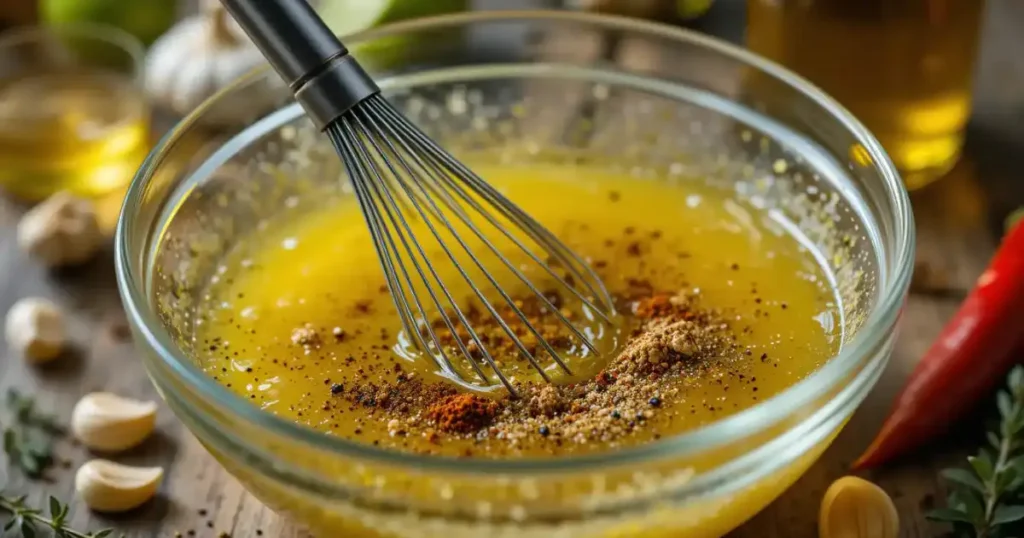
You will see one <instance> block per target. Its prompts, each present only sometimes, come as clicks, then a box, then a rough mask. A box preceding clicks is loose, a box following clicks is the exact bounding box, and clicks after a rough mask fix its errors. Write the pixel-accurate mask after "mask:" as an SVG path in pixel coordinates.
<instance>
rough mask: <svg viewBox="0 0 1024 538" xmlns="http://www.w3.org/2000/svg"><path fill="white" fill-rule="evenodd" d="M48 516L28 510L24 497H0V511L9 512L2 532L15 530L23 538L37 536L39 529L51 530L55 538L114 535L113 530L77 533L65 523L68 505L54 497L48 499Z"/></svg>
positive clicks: (31, 509) (88, 537) (102, 537)
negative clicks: (9, 515) (8, 517)
mask: <svg viewBox="0 0 1024 538" xmlns="http://www.w3.org/2000/svg"><path fill="white" fill-rule="evenodd" d="M49 504H50V515H49V517H47V516H46V515H44V514H43V512H42V510H37V509H35V508H30V507H29V506H27V505H26V504H25V497H6V496H2V495H0V510H2V511H4V512H9V513H10V514H11V516H12V517H11V519H10V520H9V521H7V523H6V524H4V527H3V529H4V532H7V531H9V530H11V529H17V530H18V531H20V532H21V536H22V537H24V538H35V537H36V536H39V535H40V534H39V531H40V529H51V530H52V531H53V536H54V537H55V538H105V537H107V536H110V535H111V534H113V533H114V529H103V530H98V531H96V532H79V531H76V530H74V529H72V528H70V527H68V526H67V525H66V523H65V520H66V519H67V517H68V505H66V504H63V503H61V502H60V501H59V500H57V499H56V498H55V497H50V501H49Z"/></svg>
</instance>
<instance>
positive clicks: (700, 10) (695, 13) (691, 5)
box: [676, 0, 714, 19]
mask: <svg viewBox="0 0 1024 538" xmlns="http://www.w3.org/2000/svg"><path fill="white" fill-rule="evenodd" d="M713 1H714V0H676V13H678V14H679V16H680V17H681V18H683V19H696V18H697V17H700V16H701V15H703V14H705V13H707V12H708V10H709V9H711V3H712V2H713Z"/></svg>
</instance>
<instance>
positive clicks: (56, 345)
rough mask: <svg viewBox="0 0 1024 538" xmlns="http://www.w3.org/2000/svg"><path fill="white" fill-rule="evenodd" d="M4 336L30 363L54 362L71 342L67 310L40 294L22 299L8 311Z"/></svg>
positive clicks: (8, 343)
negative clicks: (67, 326) (66, 319)
mask: <svg viewBox="0 0 1024 538" xmlns="http://www.w3.org/2000/svg"><path fill="white" fill-rule="evenodd" d="M4 335H5V336H6V338H7V345H8V346H10V347H11V348H12V349H14V350H16V351H18V352H20V353H21V354H22V355H24V357H25V358H26V359H27V360H28V361H29V362H32V363H36V364H42V363H46V362H50V361H52V360H53V359H56V358H57V357H59V356H60V354H61V352H62V351H63V350H64V346H65V344H66V342H67V331H66V329H65V326H64V312H63V311H61V309H60V307H58V306H57V305H56V304H54V303H53V302H51V301H49V300H46V299H43V298H40V297H27V298H25V299H21V300H20V301H18V302H16V303H14V306H12V307H11V309H10V310H8V311H7V318H6V319H5V320H4Z"/></svg>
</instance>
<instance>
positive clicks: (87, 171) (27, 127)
mask: <svg viewBox="0 0 1024 538" xmlns="http://www.w3.org/2000/svg"><path fill="white" fill-rule="evenodd" d="M143 62H144V50H143V47H142V44H141V43H139V42H138V41H137V40H136V39H135V38H134V37H132V36H130V35H129V34H127V33H124V32H122V31H120V30H118V29H116V28H112V27H106V26H99V25H72V26H57V27H32V28H22V29H15V30H10V31H8V32H5V33H3V34H0V187H2V188H3V189H4V190H6V191H7V192H9V193H11V194H13V195H15V196H17V197H19V198H23V199H26V200H39V199H42V198H45V197H47V196H49V195H50V194H53V193H54V192H57V191H60V190H66V191H70V192H73V193H75V194H78V195H81V196H87V197H97V196H101V195H104V194H107V193H110V192H113V191H116V190H117V189H119V188H123V187H124V186H125V185H126V184H127V183H128V182H129V181H130V180H131V178H132V176H133V174H134V173H135V170H136V169H137V168H138V166H139V164H140V163H141V162H142V160H143V159H144V158H145V155H146V152H147V150H148V148H149V121H150V110H149V107H148V105H147V103H146V99H145V97H144V93H143V91H142V81H141V77H142V68H143Z"/></svg>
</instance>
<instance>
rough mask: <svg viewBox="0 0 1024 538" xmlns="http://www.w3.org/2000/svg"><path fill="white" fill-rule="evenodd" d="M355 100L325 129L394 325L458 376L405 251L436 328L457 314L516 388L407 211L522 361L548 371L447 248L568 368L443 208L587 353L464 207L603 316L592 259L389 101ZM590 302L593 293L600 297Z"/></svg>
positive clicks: (603, 295) (604, 296) (463, 349)
mask: <svg viewBox="0 0 1024 538" xmlns="http://www.w3.org/2000/svg"><path fill="white" fill-rule="evenodd" d="M363 105H365V106H360V107H358V109H353V110H352V111H351V113H350V114H348V115H346V116H344V117H342V118H341V119H340V120H339V121H338V122H337V125H336V127H334V128H330V129H328V130H327V134H328V137H329V138H330V140H331V142H332V143H333V144H334V145H335V147H336V148H337V150H338V152H339V154H340V155H341V156H342V160H343V161H344V165H345V169H346V172H347V173H348V176H349V179H350V181H351V182H352V185H353V187H354V190H355V193H356V196H357V198H358V199H359V204H360V208H361V209H362V211H363V215H364V218H365V219H366V223H367V226H368V228H369V229H370V235H371V237H372V239H373V242H374V246H375V248H376V250H377V254H378V258H379V259H380V262H381V267H382V269H383V271H384V274H385V279H386V282H387V285H388V288H389V291H390V292H391V295H392V298H393V299H394V301H395V307H396V309H397V310H398V312H399V316H400V318H401V320H402V325H403V327H404V328H405V330H406V332H407V333H408V334H409V335H410V336H411V337H412V338H413V339H414V340H415V341H416V344H417V346H418V347H419V348H420V349H421V350H422V351H424V352H426V353H428V354H429V355H431V356H432V357H433V358H434V360H435V361H436V362H437V364H438V366H439V367H441V369H442V370H443V371H444V372H445V373H446V374H448V375H449V376H452V377H454V378H456V379H460V380H462V381H464V382H465V381H466V380H464V379H462V377H461V375H460V374H459V373H458V370H457V369H456V368H455V367H454V365H453V364H452V362H451V358H450V357H449V356H448V353H447V352H446V351H445V346H443V345H442V344H441V341H440V339H439V338H438V336H437V333H436V332H435V330H434V327H433V326H432V324H431V323H429V321H430V316H429V314H428V309H427V308H425V306H424V301H423V300H422V299H421V297H420V296H419V294H418V293H417V292H416V289H415V288H416V284H415V283H414V278H415V277H414V276H413V275H411V274H410V271H409V269H408V267H407V266H406V264H403V263H401V260H402V259H403V258H404V259H407V260H408V261H409V265H411V266H412V269H413V271H412V273H414V274H415V275H416V276H418V277H419V282H420V283H422V285H423V288H424V289H425V290H426V295H427V296H428V297H429V301H430V304H432V306H433V307H434V309H435V310H436V311H437V312H438V313H439V314H440V319H441V321H442V322H443V323H444V325H445V328H446V329H447V330H448V331H450V333H451V334H455V333H456V327H455V323H456V322H457V323H460V324H461V325H462V326H463V327H465V328H466V331H467V333H468V335H469V339H470V340H471V341H472V342H473V343H474V344H475V346H476V348H477V349H479V350H480V355H481V358H482V359H483V360H484V361H485V362H486V363H487V365H488V366H489V368H490V370H492V371H493V372H494V374H495V376H496V377H497V378H498V380H499V381H500V382H501V384H502V385H504V386H505V387H506V388H507V389H508V390H509V391H512V392H514V390H515V389H514V388H513V386H512V383H511V381H510V380H509V379H508V378H507V376H506V375H505V374H504V373H503V372H502V371H501V368H499V367H498V365H497V364H496V361H495V359H494V357H493V355H492V354H491V353H490V352H489V351H488V347H487V345H486V344H485V343H484V342H483V341H482V338H481V337H480V335H479V334H477V331H476V330H474V328H473V326H472V324H471V323H470V322H469V320H468V319H467V316H466V314H465V312H464V311H463V308H461V307H460V306H459V304H458V301H457V300H456V299H455V297H454V295H453V293H452V292H451V290H450V289H449V286H448V285H446V284H445V282H444V280H443V279H442V278H441V276H440V274H439V272H438V270H437V268H436V267H434V264H433V262H432V261H431V259H430V257H429V256H428V255H427V253H426V252H425V250H424V246H423V241H424V240H423V239H420V238H417V237H416V233H415V232H414V231H413V227H412V225H411V224H410V218H418V219H419V220H420V221H421V222H423V224H424V225H425V226H426V228H427V229H428V231H429V234H428V235H429V237H431V238H433V239H434V240H435V241H436V242H437V244H438V245H439V246H440V248H441V249H442V251H443V252H444V254H445V256H446V257H447V259H448V260H449V261H451V263H452V264H453V265H454V267H455V269H456V270H457V272H458V274H459V276H460V277H461V278H462V280H463V281H464V282H465V284H467V285H468V286H469V288H470V289H471V290H472V292H473V295H474V296H475V297H476V299H477V300H479V301H480V303H481V304H482V305H483V306H484V308H485V309H486V311H487V312H488V313H489V314H490V315H491V316H493V319H494V320H495V322H496V323H497V324H498V325H499V326H500V327H501V330H502V331H503V332H504V334H505V335H506V336H507V337H508V338H509V339H510V341H511V342H512V343H513V344H514V345H515V347H516V349H517V350H518V351H519V353H520V355H521V356H523V358H525V359H526V360H527V361H529V362H530V364H531V365H532V366H533V368H534V369H535V370H536V371H537V372H539V374H540V375H541V377H542V378H544V379H545V380H548V381H549V380H550V379H549V377H548V374H547V373H546V372H545V368H544V366H543V365H542V364H540V362H538V360H537V357H536V356H535V355H534V354H533V353H531V352H530V351H529V350H528V349H527V347H526V346H525V345H524V343H523V342H522V341H521V339H520V338H519V336H518V335H517V334H516V333H515V331H514V330H513V329H512V328H511V327H510V326H509V325H508V323H507V321H506V320H505V319H503V318H502V316H501V315H500V313H499V312H498V310H497V308H496V307H495V306H494V304H493V303H492V301H491V300H489V299H488V297H487V294H486V293H485V292H484V290H483V289H482V287H481V286H480V285H479V284H478V283H477V282H476V281H475V280H474V279H473V278H472V277H471V276H470V275H469V273H468V272H467V270H466V268H464V267H463V266H462V264H461V263H460V261H459V259H458V258H457V256H456V251H455V249H461V251H462V252H463V253H464V254H465V255H466V256H468V259H469V261H470V262H471V263H472V264H473V266H475V267H476V268H477V269H478V270H479V271H480V272H481V274H482V275H483V278H484V279H485V280H486V281H487V282H488V283H489V284H490V285H491V286H492V287H493V289H494V290H495V291H496V292H497V293H498V295H499V296H500V297H501V299H502V300H503V301H504V304H505V305H506V306H507V307H508V308H509V309H510V310H511V311H512V313H513V314H514V315H515V317H516V318H518V319H519V320H520V321H521V322H522V323H523V326H524V327H525V328H526V329H527V330H528V331H529V332H530V334H532V335H533V336H534V337H535V338H536V339H537V343H538V344H539V345H540V347H541V348H543V349H544V351H546V352H547V353H548V354H549V355H550V356H551V357H552V359H553V360H554V361H555V363H556V364H557V365H558V367H559V368H561V369H562V370H563V371H564V372H566V373H569V374H571V373H572V372H571V371H570V369H569V367H568V366H567V365H566V363H565V361H564V360H563V358H562V357H561V354H560V353H559V352H558V351H557V350H556V349H555V348H554V346H552V345H551V343H550V342H548V341H547V339H545V338H544V337H543V336H542V335H541V333H540V331H539V330H538V329H537V328H536V327H535V326H534V325H533V324H532V323H530V321H529V319H528V317H527V316H526V314H524V313H523V312H522V310H521V309H520V308H519V307H518V306H517V305H516V301H515V300H514V299H513V298H512V296H511V295H510V294H509V293H508V292H507V291H506V290H505V289H504V287H502V286H501V284H500V283H499V282H498V279H497V277H496V276H495V275H494V274H493V273H492V271H490V270H489V269H488V267H487V264H486V263H484V260H483V259H482V254H484V253H478V252H474V249H473V248H472V247H471V245H470V244H469V243H468V242H467V240H466V239H465V238H463V237H462V235H461V234H460V233H459V232H458V231H457V230H456V227H455V223H453V222H452V220H451V218H449V217H448V216H446V214H450V215H452V216H453V217H454V218H455V219H456V222H457V223H458V224H461V225H462V226H464V227H465V228H466V229H467V230H468V231H469V232H471V234H472V236H474V237H475V238H476V239H477V240H479V241H480V242H481V243H482V244H483V246H484V247H485V248H484V250H485V253H489V254H490V255H493V256H494V258H495V259H496V260H497V261H498V262H500V265H501V266H502V267H504V268H505V269H507V270H508V271H510V272H511V273H512V274H513V275H514V276H515V277H516V278H517V279H518V280H519V281H520V282H521V283H522V284H523V285H524V286H525V287H526V288H527V289H528V290H529V291H530V292H531V293H533V294H534V295H535V296H536V297H537V298H538V299H539V300H540V302H541V304H543V305H544V307H545V308H547V309H548V310H549V311H550V312H551V313H552V314H553V315H554V316H555V317H556V318H557V319H558V320H559V321H560V322H561V323H563V324H564V325H565V327H567V328H568V329H569V331H570V332H571V333H572V335H573V336H574V337H575V338H576V339H577V340H578V341H579V342H580V343H581V344H582V345H583V346H584V347H586V348H587V349H589V350H590V351H591V352H593V353H598V350H597V348H596V346H595V344H594V343H593V342H592V341H591V339H590V338H588V337H587V336H586V335H585V334H584V333H583V332H582V331H580V330H579V329H578V328H577V327H576V326H575V325H574V324H573V323H572V322H571V321H570V320H569V319H567V318H566V316H565V315H564V314H563V313H562V312H560V309H559V308H557V307H556V305H554V304H553V303H552V301H551V300H550V299H549V298H548V297H547V296H546V295H545V293H544V292H542V291H541V290H540V289H539V287H538V286H537V285H536V284H535V283H534V282H533V281H532V280H531V279H530V278H529V277H527V276H526V275H525V274H524V273H523V271H521V270H520V269H519V268H517V267H516V265H515V264H514V263H513V262H512V261H511V260H510V259H509V257H508V256H507V255H506V254H505V253H503V252H502V251H501V249H500V248H499V247H498V246H497V245H495V244H494V242H493V241H491V239H490V238H489V237H488V235H487V234H486V233H485V232H484V231H483V230H481V229H480V227H479V226H478V225H477V224H476V223H474V221H473V216H472V214H471V212H472V213H473V214H475V215H477V216H479V217H481V218H482V219H483V220H484V221H486V222H487V223H488V224H489V225H491V226H492V227H493V229H494V230H496V231H497V232H498V233H499V234H500V235H501V236H502V237H504V238H506V239H507V240H509V242H510V243H511V244H513V245H515V246H516V247H517V248H518V249H519V251H520V252H522V253H523V254H525V255H526V257H527V258H529V259H530V260H532V261H533V262H534V263H536V264H537V265H538V267H539V268H540V269H541V270H542V271H543V273H544V274H546V275H547V276H548V277H550V278H551V279H552V280H553V281H554V282H556V283H557V284H558V285H559V286H560V288H562V289H564V290H566V291H568V292H569V294H570V295H571V296H572V297H574V298H575V299H576V300H578V301H579V302H580V304H581V305H582V307H583V308H585V309H587V311H589V312H592V313H593V314H594V315H595V316H597V317H599V318H600V319H601V320H602V321H603V322H605V323H609V324H610V323H611V319H610V315H611V313H612V312H613V305H612V302H611V298H610V297H609V295H608V292H607V290H606V289H605V288H604V286H603V284H602V283H601V281H600V279H599V278H597V276H596V275H595V274H594V273H593V271H592V269H590V268H589V267H588V266H587V265H586V263H584V262H583V261H582V260H581V259H580V258H579V257H578V256H577V255H576V254H574V253H573V252H572V251H571V250H569V249H568V247H566V246H565V245H563V244H562V243H561V242H560V241H558V240H557V239H556V238H555V237H554V235H553V234H551V232H549V231H548V230H546V229H545V228H544V227H543V226H542V225H540V224H539V223H538V222H537V221H536V220H534V219H533V218H532V217H530V216H529V215H527V214H526V213H525V212H523V211H522V210H521V209H520V208H518V207H517V206H516V205H514V204H513V203H512V202H511V201H509V200H508V199H507V198H506V197H505V196H504V195H502V194H501V193H500V192H499V191H497V190H496V189H494V188H493V187H492V186H490V185H489V184H487V183H486V182H485V181H483V180H482V179H481V178H479V177H478V176H477V175H476V174H474V173H472V172H471V171H470V170H469V169H468V168H467V167H465V166H464V165H462V164H461V163H459V162H458V161H457V160H455V159H454V157H452V156H451V155H450V154H448V153H447V152H446V151H445V150H443V149H442V148H441V147H440V146H438V145H437V144H436V143H434V142H433V141H432V140H431V139H430V138H429V137H427V136H426V135H425V134H424V133H423V132H422V131H421V130H419V129H418V128H417V127H416V126H414V125H413V124H412V123H410V122H409V121H408V120H406V119H405V118H404V116H402V115H401V114H400V113H398V112H397V111H396V110H394V108H393V107H392V106H391V105H390V103H388V102H387V101H385V100H384V99H383V98H381V97H379V96H374V97H371V98H369V99H367V100H366V101H364V103H363ZM489 208H490V209H489ZM492 211H493V212H497V213H498V214H500V215H501V216H503V217H504V218H506V219H508V220H510V221H511V222H513V223H515V225H516V226H517V227H519V228H521V229H522V231H523V232H524V233H525V234H526V235H527V236H528V237H529V238H530V240H532V241H533V242H534V243H535V244H536V245H538V246H540V247H541V248H543V249H544V251H545V254H546V256H545V257H544V258H542V257H541V256H540V255H538V254H537V253H536V252H534V251H533V249H531V248H530V247H529V246H528V245H526V244H525V242H524V241H523V240H522V239H520V238H519V237H517V236H516V234H514V233H513V231H512V230H510V229H509V228H508V227H506V226H504V225H502V224H501V222H500V221H499V220H498V219H497V218H496V217H495V215H493V214H491V212H492ZM407 213H409V214H410V216H409V217H407V216H406V214H407ZM439 227H440V228H443V230H446V231H447V232H449V233H450V235H451V237H452V239H453V240H454V243H456V244H455V245H452V244H449V243H448V242H446V241H445V239H444V238H443V236H442V234H441V231H442V230H441V229H439ZM399 247H401V249H400V248H399ZM403 251H404V253H405V255H404V256H403V254H402V252H403ZM547 258H551V259H554V260H556V261H557V262H558V263H559V266H561V267H563V268H564V269H565V270H566V273H567V276H566V277H563V276H562V275H560V274H559V273H558V272H557V271H556V270H555V269H554V268H553V267H552V266H551V265H550V264H549V263H548V262H546V261H544V260H545V259H547ZM570 279H571V281H572V282H579V283H581V284H582V289H578V288H577V287H576V286H574V285H573V284H572V283H570V281H569V280H570ZM442 298H443V299H444V301H442ZM445 302H446V303H447V306H448V307H449V309H450V310H451V312H452V313H453V316H454V318H456V319H455V320H453V319H451V317H452V316H449V315H448V314H446V308H445V305H444V303H445ZM595 302H600V303H601V306H598V304H595ZM414 309H415V312H414ZM417 314H418V315H417ZM418 320H419V321H421V322H424V323H423V326H424V330H425V332H426V333H427V335H426V338H424V335H423V334H421V331H420V330H418V327H419V323H417V321H418ZM428 339H429V342H428V341H427V340H428ZM454 340H455V344H456V346H457V347H458V351H459V353H460V354H461V355H462V356H463V358H464V359H466V360H467V361H468V363H469V364H470V365H471V367H472V368H473V370H474V372H475V373H476V375H477V376H478V377H479V378H480V380H481V381H482V382H483V383H484V384H490V383H491V380H490V379H488V377H487V375H486V373H485V372H484V370H483V369H481V368H480V366H479V365H478V364H477V361H476V360H474V358H473V354H472V353H470V351H469V349H468V348H467V345H466V342H463V341H462V339H461V338H455V339H454ZM430 344H433V346H431V345H430Z"/></svg>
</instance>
